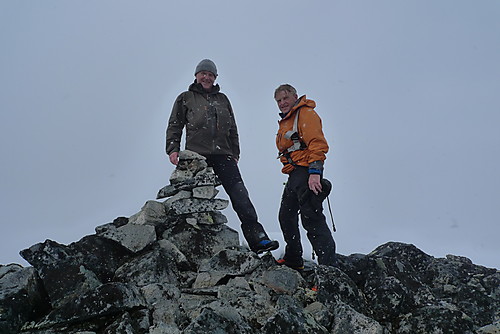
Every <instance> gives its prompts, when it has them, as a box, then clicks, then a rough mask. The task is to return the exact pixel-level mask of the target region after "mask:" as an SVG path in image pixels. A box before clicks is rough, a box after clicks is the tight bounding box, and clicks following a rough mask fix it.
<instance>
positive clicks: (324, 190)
mask: <svg viewBox="0 0 500 334" xmlns="http://www.w3.org/2000/svg"><path fill="white" fill-rule="evenodd" d="M331 191H332V183H331V182H330V181H329V180H328V179H325V178H322V179H321V192H319V193H318V194H317V195H316V194H315V193H314V192H313V191H312V190H311V189H309V187H307V188H306V189H305V190H304V192H302V194H300V195H299V203H300V205H303V204H304V203H306V202H307V201H309V200H312V201H314V202H315V203H319V204H321V203H323V201H324V200H325V199H326V198H327V197H328V195H330V192H331Z"/></svg>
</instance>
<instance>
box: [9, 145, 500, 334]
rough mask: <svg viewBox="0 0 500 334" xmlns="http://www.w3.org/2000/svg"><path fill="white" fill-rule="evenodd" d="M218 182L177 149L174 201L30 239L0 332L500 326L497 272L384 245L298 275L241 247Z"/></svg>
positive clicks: (482, 332) (465, 329)
mask: <svg viewBox="0 0 500 334" xmlns="http://www.w3.org/2000/svg"><path fill="white" fill-rule="evenodd" d="M217 183H218V182H217V180H216V178H215V175H214V173H213V171H212V170H211V169H210V168H209V167H207V166H206V161H205V159H204V158H203V157H202V156H199V155H198V154H196V153H194V152H181V153H180V162H179V165H178V166H177V168H176V171H175V172H174V173H173V175H172V177H171V184H170V185H169V186H167V187H165V188H164V189H163V192H162V194H163V195H165V196H166V197H170V198H168V199H166V200H165V202H163V203H161V202H156V201H147V202H146V204H145V205H144V206H143V207H142V208H141V210H140V211H139V212H138V213H137V214H135V215H133V216H132V217H130V218H127V217H119V218H117V219H115V220H114V221H113V222H112V223H108V224H105V225H101V226H98V227H96V234H95V235H91V236H86V237H84V238H82V239H81V240H80V241H78V242H75V243H72V244H70V245H67V246H66V245H61V244H58V243H57V242H54V241H50V240H47V241H45V242H44V243H39V244H36V245H34V246H32V247H30V248H29V249H26V250H23V251H22V252H21V255H22V256H23V257H24V258H25V259H26V260H27V261H28V262H29V263H30V264H31V265H32V266H33V267H29V268H22V267H21V266H19V265H9V266H0V333H2V334H14V333H16V334H17V333H21V334H112V333H131V334H136V333H137V334H146V333H147V334H164V333H172V334H181V333H182V334H185V333H190V334H195V333H196V334H198V333H203V334H206V333H221V334H223V333H280V334H281V333H301V334H302V333H314V334H317V333H330V334H345V333H361V334H403V333H416V334H419V333H422V334H423V333H425V334H434V333H435V334H438V333H439V334H441V333H451V334H453V333H457V334H458V333H459V334H469V333H470V334H472V333H474V334H476V333H478V334H492V333H499V332H500V331H499V327H500V325H499V319H500V314H499V312H500V305H499V303H500V273H499V271H498V270H497V269H493V268H485V267H482V266H477V265H474V264H473V263H472V262H471V261H470V260H469V259H467V258H464V257H458V256H453V255H449V256H447V257H446V258H444V259H441V258H434V257H432V256H429V255H427V254H425V253H424V252H422V251H421V250H419V249H418V248H416V247H415V246H414V245H409V244H404V243H397V242H389V243H387V244H384V245H381V246H379V247H377V248H376V249H375V250H374V251H372V252H371V253H369V254H367V255H364V254H352V255H349V256H344V255H341V254H338V258H339V261H338V267H327V266H318V265H317V264H316V263H314V262H312V261H306V263H305V264H306V265H305V269H304V270H303V271H301V272H298V271H295V270H293V269H290V268H288V267H286V266H280V265H278V264H277V263H276V260H275V258H274V257H273V255H272V254H271V253H267V254H264V255H260V256H258V255H256V254H254V253H253V252H251V251H250V250H248V249H247V248H246V247H242V246H240V245H239V236H238V233H237V232H236V231H235V230H233V229H231V228H229V227H228V226H227V225H226V223H227V218H226V217H225V216H224V215H223V214H222V213H221V212H220V211H218V210H220V208H221V203H223V201H222V202H221V201H220V200H219V199H217V198H215V195H214V193H216V192H213V190H214V189H215V187H216V186H217V185H218V184H217ZM21 326H22V327H21ZM20 327H21V329H20V330H19V328H20Z"/></svg>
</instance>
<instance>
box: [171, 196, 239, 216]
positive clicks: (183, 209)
mask: <svg viewBox="0 0 500 334" xmlns="http://www.w3.org/2000/svg"><path fill="white" fill-rule="evenodd" d="M228 205H229V201H228V200H225V199H220V198H215V199H210V200H207V199H202V198H183V199H179V200H176V201H173V202H171V203H170V207H169V208H168V209H169V213H170V214H175V215H184V214H188V213H195V212H211V211H217V210H223V209H225V208H227V206H228Z"/></svg>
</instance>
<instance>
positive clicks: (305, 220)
mask: <svg viewBox="0 0 500 334" xmlns="http://www.w3.org/2000/svg"><path fill="white" fill-rule="evenodd" d="M308 180H309V172H308V169H307V168H305V167H300V166H299V167H297V168H295V170H293V171H292V172H291V173H290V174H289V176H288V182H287V183H286V186H285V190H284V191H283V196H282V197H281V206H280V211H279V221H280V227H281V231H282V232H283V237H284V239H285V243H286V247H285V260H287V261H290V262H291V263H297V262H299V261H302V253H303V250H302V244H301V240H300V231H299V214H300V219H301V222H302V226H303V227H304V229H305V230H306V231H307V238H308V239H309V241H310V242H311V244H312V246H313V250H314V252H315V253H316V255H317V256H318V263H319V264H324V265H331V266H334V265H336V256H335V241H334V240H333V237H332V233H331V231H330V229H329V228H328V225H327V223H326V218H325V215H324V214H323V204H322V202H321V200H315V195H314V194H312V195H311V196H309V199H308V200H307V201H305V202H302V201H301V200H300V199H301V195H302V194H304V192H306V191H310V190H309V184H308Z"/></svg>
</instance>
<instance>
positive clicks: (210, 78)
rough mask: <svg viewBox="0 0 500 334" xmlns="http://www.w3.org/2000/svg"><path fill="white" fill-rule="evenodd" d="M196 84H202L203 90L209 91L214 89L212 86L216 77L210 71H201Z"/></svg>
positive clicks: (197, 74) (197, 75)
mask: <svg viewBox="0 0 500 334" xmlns="http://www.w3.org/2000/svg"><path fill="white" fill-rule="evenodd" d="M195 78H196V82H197V83H199V84H201V86H202V87H203V89H205V90H207V91H209V90H211V89H212V86H213V85H214V82H215V75H214V74H213V73H212V72H209V71H200V72H198V73H196V76H195Z"/></svg>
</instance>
